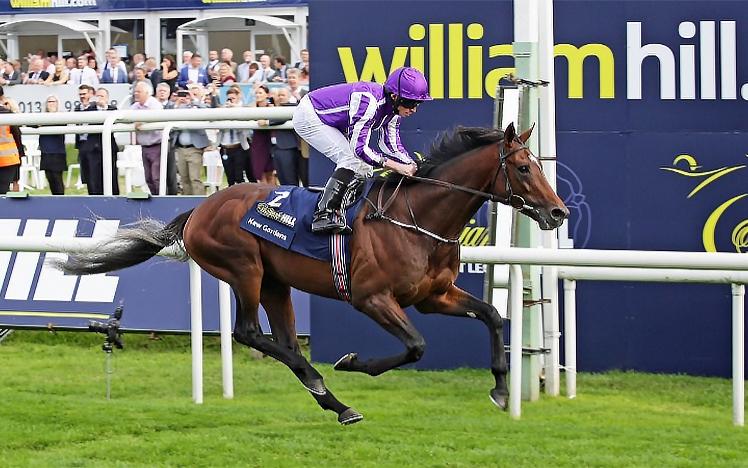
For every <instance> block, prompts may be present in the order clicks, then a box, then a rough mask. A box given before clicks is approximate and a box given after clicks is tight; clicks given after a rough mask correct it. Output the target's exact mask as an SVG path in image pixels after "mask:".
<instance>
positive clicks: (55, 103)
mask: <svg viewBox="0 0 748 468" xmlns="http://www.w3.org/2000/svg"><path fill="white" fill-rule="evenodd" d="M59 110H60V100H59V99H58V98H57V96H55V95H51V96H49V97H47V103H46V104H45V106H44V112H59ZM39 151H41V153H42V161H41V164H40V165H39V168H40V169H41V170H43V171H44V174H45V175H46V176H47V182H49V189H50V191H51V192H52V195H65V185H63V183H62V173H63V172H64V171H67V169H68V165H67V156H66V154H65V135H62V134H59V135H39Z"/></svg>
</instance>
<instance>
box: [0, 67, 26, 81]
mask: <svg viewBox="0 0 748 468" xmlns="http://www.w3.org/2000/svg"><path fill="white" fill-rule="evenodd" d="M22 81H23V80H22V78H21V72H19V71H18V70H16V69H15V67H14V66H13V62H12V61H7V62H5V63H4V64H3V68H2V74H0V85H2V86H5V85H16V84H21V82H22Z"/></svg>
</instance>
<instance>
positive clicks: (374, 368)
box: [335, 295, 426, 375]
mask: <svg viewBox="0 0 748 468" xmlns="http://www.w3.org/2000/svg"><path fill="white" fill-rule="evenodd" d="M354 306H355V307H356V308H357V309H358V310H360V311H361V312H363V313H365V314H366V315H368V316H369V317H371V318H372V319H373V320H374V321H376V322H377V323H378V324H379V325H381V326H382V328H384V329H385V330H387V331H388V332H390V333H391V334H392V335H394V336H395V337H396V338H397V339H399V340H400V341H401V342H402V343H403V344H404V345H405V352H403V353H401V354H398V355H395V356H390V357H386V358H379V359H369V360H367V361H361V360H359V359H358V355H357V354H356V353H348V354H346V355H345V356H343V357H342V358H340V359H339V360H338V362H336V363H335V370H342V371H352V372H364V373H366V374H369V375H379V374H382V373H383V372H387V371H388V370H390V369H393V368H395V367H399V366H402V365H403V364H408V363H411V362H416V361H418V360H419V359H421V356H423V351H424V349H425V348H426V342H425V341H424V339H423V336H421V334H420V333H419V332H418V330H416V328H415V327H414V326H413V324H412V323H411V322H410V319H408V316H407V315H406V314H405V311H403V309H402V308H400V305H399V304H398V303H397V301H395V299H394V298H393V297H392V296H390V295H377V296H370V297H368V298H366V299H365V300H362V301H357V302H356V303H355V304H354Z"/></svg>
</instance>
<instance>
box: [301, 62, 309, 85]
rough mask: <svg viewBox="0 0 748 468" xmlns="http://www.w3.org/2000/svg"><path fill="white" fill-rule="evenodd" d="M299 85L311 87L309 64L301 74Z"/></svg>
mask: <svg viewBox="0 0 748 468" xmlns="http://www.w3.org/2000/svg"><path fill="white" fill-rule="evenodd" d="M299 85H300V86H306V87H309V64H307V66H306V68H302V69H301V73H299Z"/></svg>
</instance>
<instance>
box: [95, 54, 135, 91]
mask: <svg viewBox="0 0 748 468" xmlns="http://www.w3.org/2000/svg"><path fill="white" fill-rule="evenodd" d="M106 58H107V61H106V63H105V64H104V67H103V69H102V71H101V79H100V81H101V82H102V83H127V81H128V78H127V67H126V66H125V63H124V62H123V61H122V60H121V59H120V57H119V53H118V52H117V50H116V49H109V50H107V51H106Z"/></svg>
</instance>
